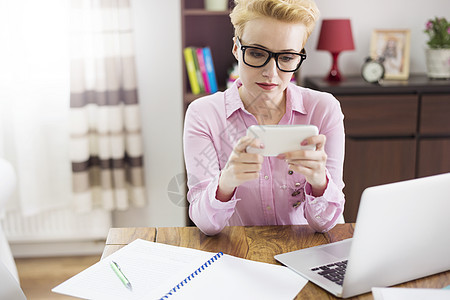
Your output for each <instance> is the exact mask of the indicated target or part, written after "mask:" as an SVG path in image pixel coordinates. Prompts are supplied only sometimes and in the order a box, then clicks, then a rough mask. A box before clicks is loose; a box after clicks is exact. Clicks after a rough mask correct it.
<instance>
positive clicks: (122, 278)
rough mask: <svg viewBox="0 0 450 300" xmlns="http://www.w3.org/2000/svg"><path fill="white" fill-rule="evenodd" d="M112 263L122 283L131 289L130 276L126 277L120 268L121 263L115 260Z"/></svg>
mask: <svg viewBox="0 0 450 300" xmlns="http://www.w3.org/2000/svg"><path fill="white" fill-rule="evenodd" d="M110 265H111V268H112V269H113V271H114V273H116V275H117V277H119V279H120V281H122V283H123V284H124V285H125V286H126V287H127V288H128V289H129V290H130V291H131V283H130V281H129V280H128V278H127V277H125V275H124V274H123V273H122V270H121V269H120V267H119V265H118V264H117V263H115V262H114V261H111V263H110Z"/></svg>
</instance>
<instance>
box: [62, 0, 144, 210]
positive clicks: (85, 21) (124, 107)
mask: <svg viewBox="0 0 450 300" xmlns="http://www.w3.org/2000/svg"><path fill="white" fill-rule="evenodd" d="M70 14H71V16H70V27H71V30H70V31H71V34H70V50H71V51H70V53H71V59H70V155H71V162H72V173H73V174H72V175H73V177H72V178H73V182H72V186H73V192H74V197H75V206H76V210H78V211H89V210H91V209H93V208H97V207H101V208H103V209H106V210H125V209H127V208H128V207H130V206H137V207H140V206H143V205H144V204H145V198H146V197H145V187H144V175H143V174H144V171H143V144H142V135H141V122H140V115H141V114H140V109H139V102H138V96H137V79H136V70H135V62H134V60H135V55H134V45H133V26H132V20H131V8H130V2H129V1H128V0H71V1H70Z"/></svg>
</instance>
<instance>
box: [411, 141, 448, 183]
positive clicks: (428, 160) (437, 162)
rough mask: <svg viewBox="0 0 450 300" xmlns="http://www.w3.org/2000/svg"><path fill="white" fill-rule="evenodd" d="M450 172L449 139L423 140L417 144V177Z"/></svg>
mask: <svg viewBox="0 0 450 300" xmlns="http://www.w3.org/2000/svg"><path fill="white" fill-rule="evenodd" d="M447 172H450V138H428V139H427V138H425V139H421V141H420V142H419V164H418V172H417V174H418V176H419V177H423V176H430V175H435V174H441V173H447Z"/></svg>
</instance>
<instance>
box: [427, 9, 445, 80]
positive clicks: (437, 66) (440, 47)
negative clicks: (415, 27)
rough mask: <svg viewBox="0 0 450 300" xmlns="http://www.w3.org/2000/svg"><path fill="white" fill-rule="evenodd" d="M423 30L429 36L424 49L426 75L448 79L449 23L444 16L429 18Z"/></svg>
mask: <svg viewBox="0 0 450 300" xmlns="http://www.w3.org/2000/svg"><path fill="white" fill-rule="evenodd" d="M424 32H425V33H426V34H427V35H428V37H429V40H428V42H427V44H428V46H429V48H428V49H427V50H426V51H427V52H426V54H427V55H426V61H427V69H428V73H427V75H428V77H429V78H435V79H450V23H449V22H448V21H447V20H446V19H445V18H437V17H436V18H434V19H430V20H428V22H427V23H426V25H425V30H424Z"/></svg>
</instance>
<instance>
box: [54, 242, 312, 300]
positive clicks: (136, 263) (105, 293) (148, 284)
mask: <svg viewBox="0 0 450 300" xmlns="http://www.w3.org/2000/svg"><path fill="white" fill-rule="evenodd" d="M111 261H114V262H116V263H117V264H118V265H119V266H120V268H121V270H122V271H123V273H124V274H125V275H126V277H127V278H128V280H129V281H130V283H131V284H132V289H131V290H129V289H127V288H126V287H125V286H124V285H123V283H122V282H121V281H120V280H119V278H118V277H117V275H116V274H115V273H114V272H113V271H112V270H111V267H110V263H111ZM306 283H307V280H306V279H304V278H303V277H301V276H299V275H297V274H296V273H295V272H293V271H291V270H289V269H288V268H286V267H284V266H279V265H273V264H267V263H262V262H256V261H251V260H246V259H242V258H238V257H234V256H231V255H227V254H223V253H222V252H219V253H212V252H206V251H200V250H195V249H190V248H184V247H177V246H171V245H166V244H160V243H154V242H149V241H145V240H141V239H137V240H135V241H133V242H132V243H130V244H129V245H127V246H125V247H123V248H122V249H120V250H118V251H117V252H115V253H113V254H111V255H110V256H108V257H106V258H104V259H103V260H101V261H99V262H98V263H96V264H94V265H92V266H91V267H89V268H87V269H86V270H84V271H82V272H81V273H79V274H77V275H75V276H74V277H72V278H70V279H68V280H67V281H65V282H63V283H61V284H60V285H58V286H57V287H55V288H54V289H53V290H52V291H53V292H56V293H61V294H65V295H69V296H74V297H79V298H84V299H169V300H170V299H177V298H178V299H212V298H214V299H293V298H294V297H295V296H296V295H297V294H298V292H299V291H300V290H301V289H302V288H303V287H304V286H305V284H306Z"/></svg>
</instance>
